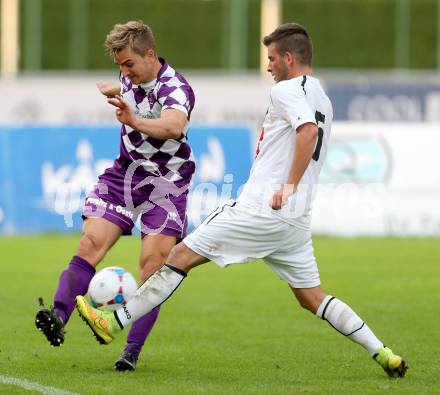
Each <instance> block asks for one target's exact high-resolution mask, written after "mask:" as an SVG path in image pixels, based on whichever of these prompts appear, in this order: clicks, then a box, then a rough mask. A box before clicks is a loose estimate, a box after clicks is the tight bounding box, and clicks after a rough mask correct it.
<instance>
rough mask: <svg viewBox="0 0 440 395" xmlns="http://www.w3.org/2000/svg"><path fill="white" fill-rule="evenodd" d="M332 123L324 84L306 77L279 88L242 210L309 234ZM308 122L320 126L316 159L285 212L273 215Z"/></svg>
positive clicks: (242, 197) (273, 92) (272, 96)
mask: <svg viewBox="0 0 440 395" xmlns="http://www.w3.org/2000/svg"><path fill="white" fill-rule="evenodd" d="M332 119H333V109H332V105H331V102H330V99H329V98H328V97H327V95H326V94H325V92H324V90H323V89H322V87H321V84H320V83H319V80H317V79H316V78H314V77H311V76H300V77H296V78H292V79H290V80H286V81H280V82H278V83H277V84H276V85H275V86H274V87H273V88H272V89H271V93H270V105H269V108H268V110H267V113H266V117H265V119H264V122H263V129H262V131H261V135H260V140H259V143H258V147H257V152H256V157H255V161H254V163H253V165H252V168H251V171H250V176H249V180H248V181H247V182H246V184H245V185H244V188H243V191H242V193H241V194H240V196H239V198H238V202H239V203H240V205H242V206H245V207H248V208H250V209H251V210H252V211H255V212H257V213H258V214H260V215H263V216H277V217H279V218H280V219H281V220H283V221H285V222H288V223H291V224H293V225H296V226H298V227H299V228H302V229H309V228H310V222H311V207H312V201H313V198H314V195H315V193H316V185H317V182H318V177H319V173H320V171H321V167H322V164H323V162H324V159H325V156H326V151H327V145H328V141H329V137H330V129H331V123H332ZM308 122H312V123H314V124H316V125H317V126H318V131H319V133H318V139H317V143H316V147H315V151H314V154H313V158H312V160H311V161H310V163H309V165H308V167H307V169H306V171H305V172H304V175H303V177H302V178H301V181H300V185H298V188H297V192H296V193H295V194H294V195H293V196H291V197H290V198H289V200H288V202H287V203H286V205H285V206H283V207H282V209H281V210H273V209H272V208H271V207H270V202H271V199H272V196H273V194H274V192H275V191H276V190H278V189H279V188H280V186H281V184H285V183H286V182H287V178H288V175H289V172H290V168H291V165H292V160H293V155H294V150H295V139H296V130H297V129H298V128H299V127H300V126H301V125H303V124H305V123H308Z"/></svg>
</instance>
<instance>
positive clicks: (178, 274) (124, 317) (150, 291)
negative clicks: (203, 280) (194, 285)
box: [115, 264, 186, 327]
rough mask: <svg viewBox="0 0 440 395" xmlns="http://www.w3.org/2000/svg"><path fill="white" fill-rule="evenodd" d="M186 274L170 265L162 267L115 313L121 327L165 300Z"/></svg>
mask: <svg viewBox="0 0 440 395" xmlns="http://www.w3.org/2000/svg"><path fill="white" fill-rule="evenodd" d="M185 277H186V273H185V272H184V271H183V270H180V269H178V268H176V267H174V266H172V265H170V264H165V265H163V266H162V267H161V268H160V269H159V270H157V271H156V272H155V273H154V274H153V275H152V276H151V277H150V278H148V280H147V281H145V282H144V283H143V284H142V285H141V286H140V287H139V289H138V290H137V291H136V294H135V295H134V296H133V298H131V299H130V300H129V301H128V302H127V304H126V305H125V306H122V307H121V308H119V309H118V310H116V311H115V317H116V318H117V320H118V321H119V324H120V325H121V326H123V327H124V326H127V325H128V324H131V323H133V322H134V321H136V320H137V319H138V318H140V317H142V316H144V315H145V314H147V313H149V312H150V311H151V310H153V309H154V308H155V307H156V306H159V305H160V304H162V303H163V302H165V300H167V299H168V298H169V297H170V296H171V294H172V293H173V292H174V291H175V290H176V288H177V287H178V286H179V285H180V283H181V282H182V281H183V279H184V278H185Z"/></svg>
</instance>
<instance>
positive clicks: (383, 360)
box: [373, 346, 408, 377]
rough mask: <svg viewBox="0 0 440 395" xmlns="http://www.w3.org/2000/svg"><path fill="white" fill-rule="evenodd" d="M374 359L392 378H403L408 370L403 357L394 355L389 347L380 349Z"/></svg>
mask: <svg viewBox="0 0 440 395" xmlns="http://www.w3.org/2000/svg"><path fill="white" fill-rule="evenodd" d="M373 358H374V360H375V361H376V362H377V363H378V364H379V365H380V366H382V368H383V370H385V372H386V373H387V374H388V376H390V377H403V376H405V374H406V371H407V370H408V365H407V364H406V362H405V361H404V360H403V359H402V357H401V356H399V355H396V354H394V353H393V352H392V351H391V349H389V348H388V347H385V346H383V347H381V348H379V350H377V352H376V354H374V356H373Z"/></svg>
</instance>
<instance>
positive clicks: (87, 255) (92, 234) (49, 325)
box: [35, 217, 122, 346]
mask: <svg viewBox="0 0 440 395" xmlns="http://www.w3.org/2000/svg"><path fill="white" fill-rule="evenodd" d="M121 234H122V230H121V228H120V227H118V226H117V225H115V224H113V223H111V222H109V221H107V220H105V219H103V218H94V217H93V218H87V219H86V220H85V221H84V225H83V233H82V236H81V239H80V241H79V245H78V248H77V251H76V255H75V256H74V257H73V258H72V260H71V261H70V263H69V265H68V266H67V268H66V270H65V271H64V272H63V273H62V274H61V276H60V279H59V281H58V287H57V290H56V292H55V296H54V304H53V308H51V309H47V308H45V307H44V306H42V308H40V310H39V311H38V312H37V314H36V316H35V325H36V327H37V328H38V329H39V330H41V331H42V332H43V333H44V335H45V336H46V338H47V340H48V341H49V343H50V344H51V345H53V346H60V345H61V344H63V342H64V326H65V325H66V323H67V321H68V320H69V318H70V315H71V314H72V311H73V309H74V308H75V296H76V295H84V294H86V293H87V289H88V286H89V283H90V280H91V279H92V277H93V276H94V274H95V267H96V265H97V264H98V263H99V262H100V261H101V260H102V259H103V258H104V256H105V254H106V253H107V251H108V250H109V249H110V248H111V247H112V246H113V244H114V243H115V242H116V241H117V240H118V239H119V237H120V236H121ZM41 304H42V303H41Z"/></svg>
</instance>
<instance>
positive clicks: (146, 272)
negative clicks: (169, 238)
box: [139, 254, 166, 282]
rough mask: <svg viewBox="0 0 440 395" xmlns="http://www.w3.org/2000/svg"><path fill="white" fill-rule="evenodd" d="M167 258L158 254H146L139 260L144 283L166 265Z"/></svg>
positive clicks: (141, 278) (140, 275) (140, 273)
mask: <svg viewBox="0 0 440 395" xmlns="http://www.w3.org/2000/svg"><path fill="white" fill-rule="evenodd" d="M165 260H166V257H163V256H161V255H157V254H145V255H143V256H141V258H140V260H139V277H140V280H141V281H142V282H143V281H145V280H146V279H147V278H148V277H150V276H151V275H152V274H153V273H154V272H155V271H156V270H158V269H159V268H160V267H161V266H162V265H163V264H164V263H165Z"/></svg>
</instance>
